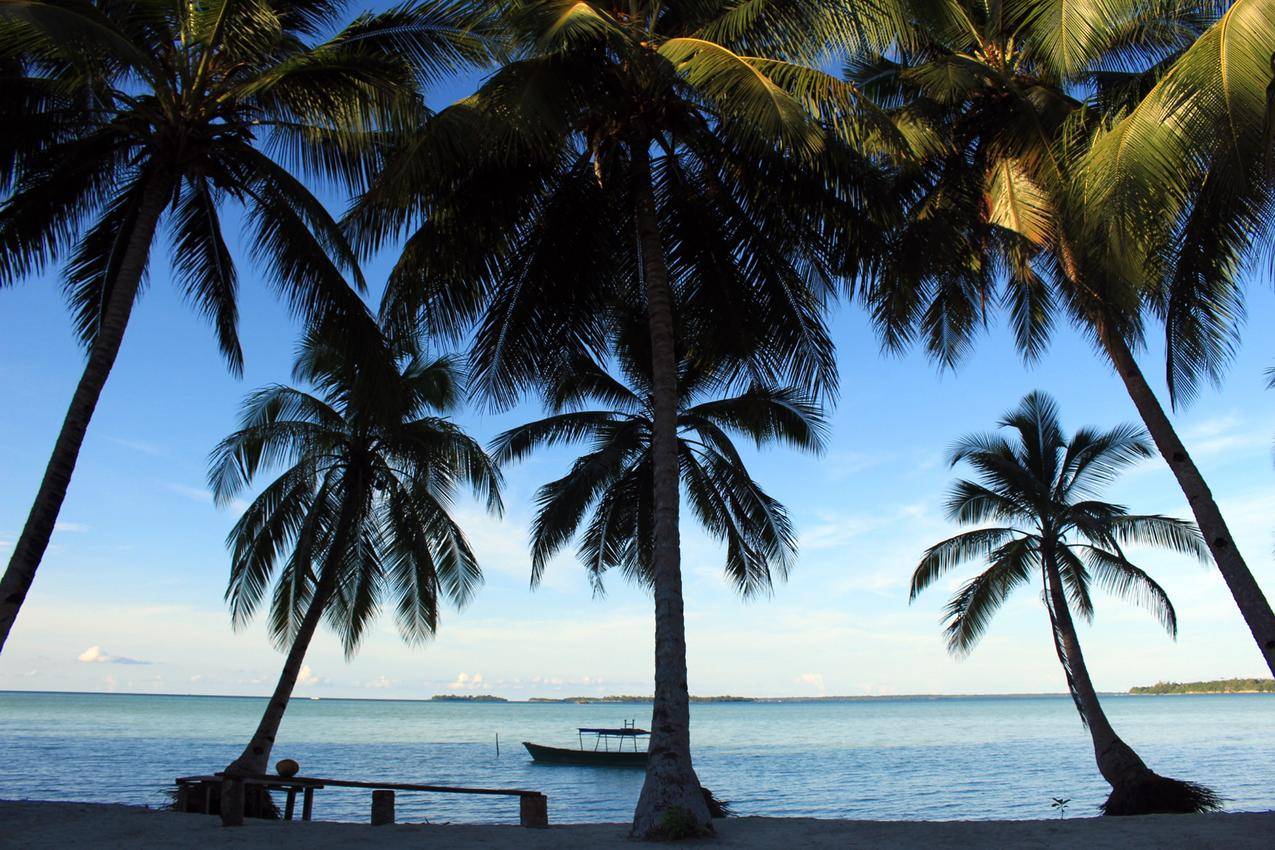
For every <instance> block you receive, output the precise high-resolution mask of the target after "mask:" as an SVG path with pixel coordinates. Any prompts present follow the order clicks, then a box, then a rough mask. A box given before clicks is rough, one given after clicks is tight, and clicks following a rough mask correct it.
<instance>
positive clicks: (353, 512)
mask: <svg viewBox="0 0 1275 850" xmlns="http://www.w3.org/2000/svg"><path fill="white" fill-rule="evenodd" d="M338 327H339V332H337V331H334V330H333V328H332V327H326V328H316V329H315V330H312V331H311V332H310V333H309V334H308V335H307V337H306V339H305V342H304V344H303V345H302V347H301V349H300V351H299V353H298V357H297V362H296V366H295V369H294V376H295V377H296V379H297V380H298V381H303V382H305V383H307V384H309V385H310V386H311V387H312V388H313V389H312V390H304V389H297V388H294V387H288V386H279V385H275V386H270V387H266V388H265V389H261V390H258V391H256V392H254V393H252V394H251V395H249V396H248V398H247V400H246V401H245V403H244V406H243V412H242V415H241V428H240V430H238V431H236V432H235V433H234V434H231V435H230V436H229V437H227V438H226V439H225V440H223V441H222V442H221V443H220V444H219V445H218V446H217V448H216V449H215V450H214V451H213V454H212V457H211V460H210V468H209V475H208V480H209V485H210V488H211V489H212V491H213V494H214V496H215V498H216V500H217V502H218V503H219V504H227V503H230V502H231V501H233V500H234V499H235V498H236V497H237V496H238V494H240V493H241V492H243V491H244V489H246V488H247V487H249V486H250V485H251V484H252V483H253V481H254V480H255V479H256V478H257V476H258V475H260V474H262V473H263V472H265V470H267V469H269V468H272V467H282V468H283V469H282V472H281V473H280V474H279V476H278V477H277V478H275V479H274V481H273V482H271V483H270V484H268V485H266V487H265V488H264V489H263V490H262V491H261V493H260V494H259V495H258V496H257V497H256V498H255V499H254V500H253V501H252V503H251V504H250V505H249V506H248V507H247V508H246V509H245V510H244V512H243V515H242V516H241V517H240V519H239V521H238V522H237V523H235V526H234V528H233V529H232V530H231V532H230V534H229V536H228V538H227V544H228V545H229V546H230V548H231V572H230V583H229V586H228V587H227V590H226V599H227V600H228V601H229V603H230V609H231V614H232V617H233V620H234V624H235V626H236V627H241V626H243V625H245V624H246V623H247V622H248V621H249V620H250V619H251V618H252V616H253V615H254V614H255V613H256V611H257V610H258V608H259V607H260V606H261V604H262V603H263V601H265V599H266V595H267V592H268V591H269V589H270V585H271V583H272V582H273V584H274V592H273V596H272V598H271V601H270V622H269V628H270V634H271V636H272V638H273V639H274V640H275V642H276V643H277V644H278V645H280V646H287V645H288V644H289V643H290V642H291V640H292V638H293V636H294V635H295V634H296V631H297V628H298V627H299V625H300V623H301V620H302V618H303V617H304V616H305V613H306V611H307V610H308V608H309V606H310V603H311V600H312V599H313V598H314V594H315V590H316V587H317V586H318V584H319V582H320V581H321V579H322V578H323V577H328V576H330V577H333V578H334V580H335V588H336V590H335V591H334V592H333V594H332V595H331V596H330V598H329V600H328V602H327V605H326V608H325V615H326V619H327V622H328V624H329V625H330V626H331V627H332V628H333V630H334V631H336V632H337V634H339V635H340V636H341V639H342V642H343V644H344V647H345V651H346V654H347V655H353V654H354V652H355V651H356V650H357V648H358V645H359V642H360V641H361V639H362V637H363V635H364V634H365V633H366V628H367V625H368V623H369V622H370V621H371V620H372V618H373V617H374V616H375V615H376V613H377V612H378V611H379V610H380V608H381V606H382V605H383V604H390V605H392V606H393V607H394V610H395V614H396V620H397V623H398V628H399V632H400V633H401V634H402V636H403V639H404V640H406V641H408V642H409V643H420V642H423V641H425V640H428V639H429V638H431V637H432V636H433V634H434V632H435V630H436V629H437V627H438V616H439V611H438V599H439V596H440V594H441V595H442V596H444V597H446V598H448V599H450V600H451V601H452V602H453V603H454V604H456V605H457V606H461V605H464V604H465V603H466V602H467V601H468V600H469V599H470V597H471V596H472V595H473V593H474V591H475V590H476V589H477V587H478V585H479V584H480V583H481V581H482V573H481V571H480V569H479V566H478V561H477V559H476V558H475V557H474V553H473V551H472V550H471V549H470V547H469V543H468V541H467V540H466V538H465V534H464V531H463V530H462V529H461V528H460V526H459V525H458V524H457V523H456V521H455V519H454V518H453V517H452V516H451V514H450V506H451V504H452V502H453V499H454V497H455V495H456V493H457V492H458V491H459V490H460V488H461V487H467V488H468V489H470V490H471V491H472V492H473V493H474V495H475V496H476V497H478V498H480V499H482V500H484V501H485V502H486V505H487V508H488V509H489V510H490V511H492V512H494V513H499V512H500V511H501V501H500V482H501V479H500V473H499V471H498V470H497V469H496V467H495V466H494V465H493V464H492V463H491V461H490V460H489V459H488V457H487V455H486V454H485V453H484V452H483V450H482V448H481V447H480V446H479V445H478V444H477V443H476V442H474V441H473V440H472V439H470V438H469V437H468V436H467V435H465V434H464V432H463V431H461V430H460V429H459V428H458V427H457V426H456V425H454V424H453V423H452V422H450V421H448V420H447V419H446V418H445V417H444V416H443V414H445V413H447V412H448V411H450V410H451V409H452V408H453V407H454V405H455V403H456V400H457V397H458V392H457V387H456V384H457V381H458V375H457V372H456V366H455V361H454V360H453V359H452V358H450V357H442V358H438V359H435V360H426V359H423V358H421V357H420V356H418V355H404V354H402V353H401V352H398V351H396V350H394V349H393V348H391V346H389V345H388V344H387V343H386V341H385V340H384V339H382V338H381V337H380V335H379V332H378V331H377V330H376V328H375V326H374V325H373V324H372V322H371V319H370V317H366V316H365V319H364V323H363V324H362V325H359V324H353V323H342V324H341V325H340V326H338ZM360 331H362V332H360ZM343 518H348V532H347V533H346V535H345V536H344V538H343V539H342V537H341V534H340V530H341V528H342V527H343V526H342V519H343Z"/></svg>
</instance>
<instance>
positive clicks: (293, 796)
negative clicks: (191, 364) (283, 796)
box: [283, 785, 297, 820]
mask: <svg viewBox="0 0 1275 850" xmlns="http://www.w3.org/2000/svg"><path fill="white" fill-rule="evenodd" d="M296 810H297V786H295V785H289V786H288V800H287V802H286V803H285V804H284V807H283V819H284V820H292V813H293V812H295V811H296Z"/></svg>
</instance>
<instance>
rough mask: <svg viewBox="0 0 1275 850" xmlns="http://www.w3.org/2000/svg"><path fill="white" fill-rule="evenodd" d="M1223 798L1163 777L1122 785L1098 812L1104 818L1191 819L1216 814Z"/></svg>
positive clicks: (1196, 785) (1202, 788) (1194, 785)
mask: <svg viewBox="0 0 1275 850" xmlns="http://www.w3.org/2000/svg"><path fill="white" fill-rule="evenodd" d="M1222 802H1223V801H1222V797H1221V796H1219V795H1218V794H1217V792H1215V791H1213V790H1212V789H1211V788H1206V787H1205V786H1203V785H1199V784H1197V783H1195V782H1183V781H1182V780H1180V779H1170V778H1169V777H1167V776H1160V775H1159V774H1156V773H1152V774H1149V775H1148V776H1147V777H1146V778H1144V779H1139V780H1137V781H1136V782H1132V783H1129V784H1127V785H1120V786H1118V787H1115V788H1113V789H1112V791H1111V796H1109V797H1108V798H1107V801H1106V802H1105V803H1103V804H1102V805H1101V806H1099V807H1098V808H1099V809H1100V810H1101V811H1102V813H1103V814H1104V815H1111V816H1115V817H1119V816H1124V815H1189V814H1199V813H1201V812H1216V811H1218V810H1219V809H1221V808H1222Z"/></svg>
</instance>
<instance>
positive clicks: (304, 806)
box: [301, 785, 314, 820]
mask: <svg viewBox="0 0 1275 850" xmlns="http://www.w3.org/2000/svg"><path fill="white" fill-rule="evenodd" d="M313 809H314V786H313V785H307V786H306V787H305V794H304V795H302V797H301V820H309V819H310V812H311V811H312V810H313Z"/></svg>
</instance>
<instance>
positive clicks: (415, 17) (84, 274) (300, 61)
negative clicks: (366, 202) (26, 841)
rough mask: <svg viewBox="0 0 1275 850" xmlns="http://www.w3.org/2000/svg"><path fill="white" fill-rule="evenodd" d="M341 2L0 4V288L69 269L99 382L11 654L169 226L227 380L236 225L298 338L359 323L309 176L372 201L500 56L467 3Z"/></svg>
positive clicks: (234, 341)
mask: <svg viewBox="0 0 1275 850" xmlns="http://www.w3.org/2000/svg"><path fill="white" fill-rule="evenodd" d="M344 6H345V3H344V2H343V0H209V2H195V0H119V2H116V0H112V2H105V1H104V0H99V2H90V0H43V1H41V0H24V2H6V3H4V4H0V74H3V85H2V86H0V89H3V94H2V95H0V119H3V122H4V126H5V132H4V134H3V137H2V138H0V188H2V190H3V192H4V201H3V203H2V204H0V287H4V286H9V285H12V284H14V283H15V282H16V281H17V280H18V279H20V278H22V277H24V276H28V275H31V274H34V273H36V272H38V271H39V270H40V269H41V268H43V267H44V266H45V265H46V264H47V263H48V262H50V261H56V262H61V263H63V264H64V275H65V288H66V292H67V296H68V299H69V301H70V302H71V308H72V310H73V312H74V316H75V323H76V327H77V329H78V331H79V335H80V338H81V340H82V341H83V343H84V345H85V347H86V348H87V350H88V362H87V364H86V365H85V369H84V372H83V375H82V377H81V378H80V381H79V384H78V385H77V387H76V389H75V393H74V395H73V396H72V399H71V403H70V407H69V409H68V411H67V414H66V419H65V421H64V422H63V425H62V430H61V432H60V433H59V435H58V438H57V441H56V442H55V444H54V448H53V454H52V457H51V458H50V460H49V464H48V467H47V469H46V471H45V474H44V478H43V480H42V481H41V484H40V489H39V491H38V493H37V495H36V498H35V501H34V504H33V505H32V508H31V512H30V515H29V517H28V519H27V522H26V524H25V526H24V527H23V530H22V533H21V535H20V536H19V538H18V540H17V542H16V544H15V546H14V550H13V554H12V556H11V558H10V560H9V565H8V568H7V569H6V570H5V574H4V577H3V579H0V649H2V648H3V645H4V643H5V641H6V639H7V638H8V635H9V631H10V629H11V628H12V626H13V622H14V619H15V618H16V616H17V613H18V609H19V608H20V606H21V604H22V601H23V599H24V598H25V596H26V594H27V591H28V590H29V588H30V587H31V582H32V581H33V579H34V578H35V572H36V568H37V567H38V566H39V563H40V560H41V558H42V557H43V555H44V551H45V549H46V547H47V546H48V542H49V537H50V535H51V533H52V531H53V526H54V523H55V521H56V519H57V515H58V511H59V510H60V509H61V506H62V501H63V499H64V498H65V496H66V491H67V487H68V486H69V484H70V480H71V475H72V472H73V470H74V467H75V462H76V459H77V457H78V455H79V451H80V446H81V444H82V442H83V439H84V435H85V432H86V430H87V428H88V424H89V420H90V419H91V418H92V416H93V411H94V409H95V408H96V406H97V402H98V399H99V397H100V395H101V392H102V389H103V386H104V385H105V383H106V380H107V377H108V376H109V374H110V371H111V368H112V367H113V365H114V363H115V358H116V356H117V354H118V353H119V348H120V343H121V341H122V339H123V337H124V332H125V328H126V326H127V324H128V321H129V317H130V315H131V312H132V308H133V305H134V303H135V302H136V300H137V297H138V294H139V293H140V291H141V288H142V284H143V280H144V277H145V273H146V269H147V267H148V265H150V266H154V265H155V262H156V261H155V259H154V258H153V257H152V249H153V247H154V244H155V242H156V238H157V235H158V234H159V232H160V230H161V226H162V224H164V223H165V222H166V224H167V231H168V234H169V241H170V244H171V249H172V255H173V269H174V271H175V272H176V277H177V281H178V283H179V285H180V286H181V287H182V289H183V290H184V292H185V294H186V296H187V297H188V299H189V300H190V301H191V303H192V304H193V305H194V307H195V308H196V309H197V310H199V312H200V313H202V314H204V315H205V316H207V317H208V319H209V320H210V321H211V322H212V324H213V327H214V329H215V332H216V335H217V340H218V343H219V345H220V347H221V350H222V353H223V354H224V355H225V357H226V360H227V362H228V363H229V365H230V367H231V369H232V371H235V372H236V373H237V372H239V371H240V370H241V366H242V359H243V356H242V352H241V350H240V346H239V340H238V338H237V334H236V325H237V318H238V317H237V297H236V296H237V290H238V287H239V279H238V275H237V273H236V265H235V261H234V257H233V256H232V255H231V253H230V251H229V250H228V248H227V245H226V243H225V241H224V239H223V235H222V224H221V219H220V215H221V211H222V209H223V207H224V206H225V205H226V203H227V202H234V203H235V204H236V205H237V206H238V207H240V208H242V210H243V215H244V220H245V230H246V233H247V237H248V239H247V241H248V244H249V247H250V250H251V252H252V254H253V257H254V259H255V267H256V268H257V269H258V270H259V271H260V272H261V274H262V275H263V276H264V278H265V279H266V280H267V281H268V283H269V284H270V285H271V286H272V287H273V288H274V289H275V290H277V291H278V292H279V293H280V294H281V295H283V297H284V298H285V300H286V301H287V302H288V304H289V305H290V306H291V307H292V308H293V309H294V310H295V312H297V313H298V314H299V315H301V316H302V317H304V318H307V319H313V318H315V317H316V316H319V315H322V314H325V313H330V312H331V311H333V310H338V311H339V310H345V311H354V312H357V311H358V310H359V309H361V304H360V302H359V301H358V299H357V297H355V296H354V294H353V293H352V292H351V291H350V289H349V287H348V285H347V283H346V281H345V279H344V278H343V276H342V274H341V269H342V268H344V269H345V270H347V271H349V272H350V273H351V274H354V275H357V274H358V270H357V266H356V263H355V258H354V256H353V255H352V253H351V251H350V249H349V247H348V245H347V244H346V241H345V238H344V236H343V235H342V233H341V231H340V229H339V228H338V227H337V226H336V224H335V222H334V221H333V220H332V218H331V216H330V215H329V214H328V212H327V211H326V210H325V209H324V207H323V205H322V204H321V203H320V202H319V201H318V200H317V199H316V198H315V197H314V195H312V194H311V192H310V190H309V189H308V188H306V186H305V185H304V184H303V183H302V182H301V180H300V179H299V177H313V178H318V179H320V180H324V181H328V182H332V183H335V185H338V186H340V185H351V186H356V185H358V184H359V183H360V182H361V181H362V179H363V178H364V176H365V175H366V174H367V173H369V171H370V170H371V169H372V168H373V167H374V165H375V162H376V154H377V150H378V147H377V144H376V141H377V137H379V136H382V135H385V134H387V133H390V132H393V131H394V130H396V129H401V128H402V127H404V126H411V125H415V124H416V123H417V122H418V121H419V120H420V118H421V116H422V115H423V111H422V110H423V107H422V105H421V103H420V100H419V97H418V95H417V93H416V92H417V79H418V77H420V76H421V75H424V76H426V77H430V76H436V75H437V74H439V73H443V72H445V71H447V70H449V69H451V68H455V67H460V66H462V65H464V64H466V63H467V62H469V61H476V60H479V59H481V58H482V57H483V56H484V47H483V44H484V42H483V39H482V38H481V37H480V34H481V26H480V24H481V21H478V20H477V19H474V18H473V16H472V14H471V13H470V11H469V9H468V7H465V6H463V5H461V4H456V3H453V2H451V0H422V2H421V3H418V4H416V5H414V6H411V7H401V8H396V9H392V10H389V11H386V12H382V13H377V14H363V15H360V16H359V17H357V18H356V19H355V20H354V21H353V22H352V23H350V24H349V25H348V26H346V27H345V28H343V29H341V30H340V31H339V32H336V33H335V34H332V35H331V36H330V37H324V33H328V32H331V30H332V29H333V24H334V23H335V21H336V19H337V18H339V17H340V16H341V14H342V9H343V7H344Z"/></svg>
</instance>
